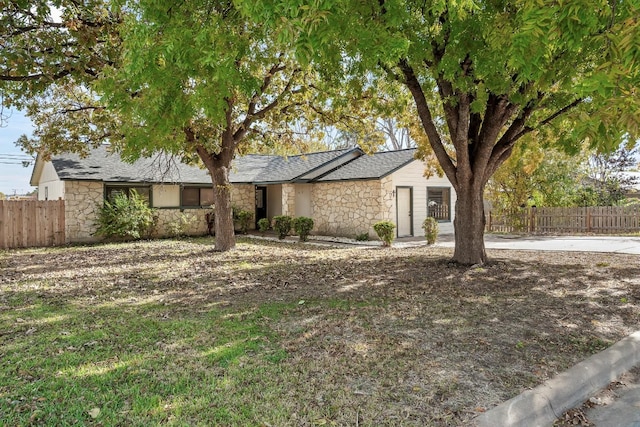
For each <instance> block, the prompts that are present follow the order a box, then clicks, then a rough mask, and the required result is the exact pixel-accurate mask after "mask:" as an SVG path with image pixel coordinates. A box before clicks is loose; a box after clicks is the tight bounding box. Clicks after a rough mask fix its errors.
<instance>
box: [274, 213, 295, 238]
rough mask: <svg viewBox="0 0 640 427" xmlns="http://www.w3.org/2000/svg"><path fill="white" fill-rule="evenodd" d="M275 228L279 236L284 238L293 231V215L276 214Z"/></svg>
mask: <svg viewBox="0 0 640 427" xmlns="http://www.w3.org/2000/svg"><path fill="white" fill-rule="evenodd" d="M273 228H274V229H275V230H276V231H277V232H278V238H279V239H284V238H285V237H287V234H289V232H290V231H291V217H290V216H287V215H277V216H274V217H273Z"/></svg>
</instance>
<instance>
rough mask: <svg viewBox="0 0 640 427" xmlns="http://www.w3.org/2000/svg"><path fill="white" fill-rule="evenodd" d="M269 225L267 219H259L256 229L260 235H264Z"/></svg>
mask: <svg viewBox="0 0 640 427" xmlns="http://www.w3.org/2000/svg"><path fill="white" fill-rule="evenodd" d="M270 225H271V223H270V222H269V218H260V219H259V220H258V229H259V230H260V232H261V233H266V232H267V230H269V226H270Z"/></svg>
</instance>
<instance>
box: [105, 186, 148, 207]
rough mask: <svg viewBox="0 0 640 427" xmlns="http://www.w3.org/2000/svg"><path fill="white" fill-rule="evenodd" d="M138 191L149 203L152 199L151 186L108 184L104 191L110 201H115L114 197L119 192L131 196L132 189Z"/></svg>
mask: <svg viewBox="0 0 640 427" xmlns="http://www.w3.org/2000/svg"><path fill="white" fill-rule="evenodd" d="M134 190H135V191H136V192H137V193H138V194H139V195H140V196H142V198H143V199H144V200H146V201H147V204H149V203H150V201H151V187H149V186H142V185H140V186H125V185H107V186H106V187H105V190H104V193H105V198H106V199H107V200H109V201H113V199H114V197H115V196H116V195H117V194H125V195H126V196H129V195H130V194H131V192H132V191H134Z"/></svg>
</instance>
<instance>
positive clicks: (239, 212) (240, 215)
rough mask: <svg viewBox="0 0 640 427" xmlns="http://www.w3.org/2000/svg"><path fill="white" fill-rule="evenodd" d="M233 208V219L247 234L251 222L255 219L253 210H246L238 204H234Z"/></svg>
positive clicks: (241, 231) (241, 230) (242, 231)
mask: <svg viewBox="0 0 640 427" xmlns="http://www.w3.org/2000/svg"><path fill="white" fill-rule="evenodd" d="M232 209H233V220H234V221H236V222H237V223H238V226H239V229H240V233H242V234H247V231H248V230H249V224H250V223H251V220H252V219H253V212H251V211H246V210H244V209H242V208H239V207H236V206H234V207H233V208H232Z"/></svg>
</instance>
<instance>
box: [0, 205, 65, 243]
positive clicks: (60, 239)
mask: <svg viewBox="0 0 640 427" xmlns="http://www.w3.org/2000/svg"><path fill="white" fill-rule="evenodd" d="M64 230H65V216H64V200H52V201H38V200H15V201H14V200H0V249H13V248H26V247H32V246H55V245H63V244H64V243H65V231H64Z"/></svg>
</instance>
